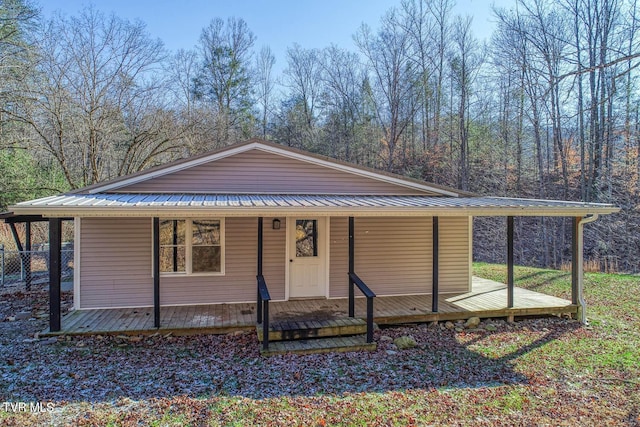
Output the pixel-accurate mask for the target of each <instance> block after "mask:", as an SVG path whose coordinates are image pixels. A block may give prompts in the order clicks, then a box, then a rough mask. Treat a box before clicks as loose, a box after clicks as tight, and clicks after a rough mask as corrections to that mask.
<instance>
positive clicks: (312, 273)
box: [287, 218, 326, 298]
mask: <svg viewBox="0 0 640 427" xmlns="http://www.w3.org/2000/svg"><path fill="white" fill-rule="evenodd" d="M287 224H288V225H289V226H288V227H287V228H288V231H289V298H312V297H323V296H325V295H326V262H325V258H326V256H325V244H326V243H325V233H326V230H325V226H326V221H325V218H288V219H287Z"/></svg>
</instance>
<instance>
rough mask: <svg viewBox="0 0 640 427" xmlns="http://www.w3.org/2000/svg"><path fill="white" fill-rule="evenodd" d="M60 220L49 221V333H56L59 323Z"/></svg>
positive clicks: (52, 219)
mask: <svg viewBox="0 0 640 427" xmlns="http://www.w3.org/2000/svg"><path fill="white" fill-rule="evenodd" d="M61 251H62V219H60V218H50V219H49V331H51V332H58V331H60V328H61V322H60V305H61V304H60V271H61V270H60V264H61V262H62V255H61Z"/></svg>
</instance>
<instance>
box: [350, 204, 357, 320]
mask: <svg viewBox="0 0 640 427" xmlns="http://www.w3.org/2000/svg"><path fill="white" fill-rule="evenodd" d="M354 229H355V224H354V219H353V217H352V216H350V217H349V317H354V316H355V295H354V289H353V286H354V284H353V280H352V279H351V274H352V273H355V271H354V270H355V263H356V262H355V241H354V240H355V239H354Z"/></svg>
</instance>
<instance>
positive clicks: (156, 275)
mask: <svg viewBox="0 0 640 427" xmlns="http://www.w3.org/2000/svg"><path fill="white" fill-rule="evenodd" d="M153 326H154V327H155V328H159V327H160V218H158V217H154V218H153Z"/></svg>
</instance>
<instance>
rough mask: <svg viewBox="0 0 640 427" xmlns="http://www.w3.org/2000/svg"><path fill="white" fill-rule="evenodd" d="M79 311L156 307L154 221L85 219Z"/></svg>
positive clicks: (81, 229)
mask: <svg viewBox="0 0 640 427" xmlns="http://www.w3.org/2000/svg"><path fill="white" fill-rule="evenodd" d="M80 227H81V228H80V248H81V253H80V308H99V307H132V306H146V305H150V304H153V279H152V277H151V220H150V219H149V218H83V219H82V221H81V223H80Z"/></svg>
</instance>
